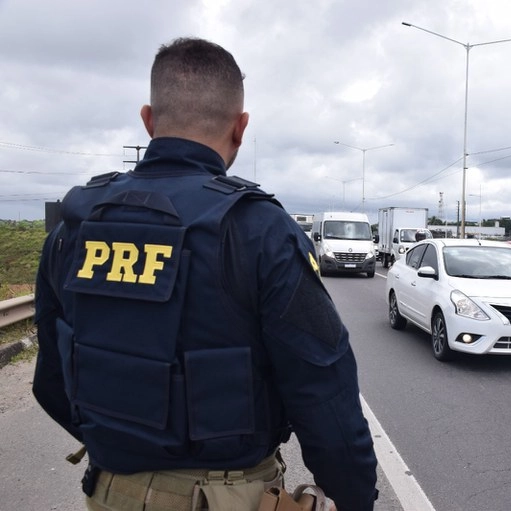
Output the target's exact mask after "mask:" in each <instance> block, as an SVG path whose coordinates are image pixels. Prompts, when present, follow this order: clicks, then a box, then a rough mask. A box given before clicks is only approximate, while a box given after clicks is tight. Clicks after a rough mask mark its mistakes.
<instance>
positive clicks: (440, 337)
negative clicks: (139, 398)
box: [431, 311, 453, 362]
mask: <svg viewBox="0 0 511 511" xmlns="http://www.w3.org/2000/svg"><path fill="white" fill-rule="evenodd" d="M431 344H432V346H433V355H434V356H435V358H436V359H437V360H441V361H443V362H445V361H446V360H450V359H451V358H452V355H453V352H452V350H451V348H449V341H448V338H447V327H446V325H445V318H444V315H443V314H442V313H441V312H440V311H437V312H436V313H435V315H434V316H433V321H432V322H431Z"/></svg>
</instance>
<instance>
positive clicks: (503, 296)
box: [386, 239, 511, 360]
mask: <svg viewBox="0 0 511 511" xmlns="http://www.w3.org/2000/svg"><path fill="white" fill-rule="evenodd" d="M386 299H387V304H388V306H389V322H390V326H391V327H392V328H394V329H396V330H401V329H403V328H405V326H406V323H407V321H410V322H411V323H413V324H415V325H417V326H418V327H419V328H421V329H423V330H425V331H426V332H428V333H430V334H431V342H432V347H433V354H434V356H435V357H436V358H437V359H438V360H449V359H450V358H451V357H452V355H453V352H454V351H463V352H465V353H473V354H476V355H483V354H487V353H488V354H495V355H511V323H510V320H511V245H510V244H507V243H503V242H498V241H479V240H477V239H466V240H460V239H428V240H424V241H421V242H419V243H417V244H416V245H414V246H413V247H412V248H410V250H409V251H408V252H407V253H406V256H405V257H402V258H401V259H399V261H397V262H396V263H395V264H394V265H393V266H392V268H391V269H390V270H389V272H388V274H387V284H386Z"/></svg>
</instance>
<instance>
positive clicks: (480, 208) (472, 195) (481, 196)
mask: <svg viewBox="0 0 511 511" xmlns="http://www.w3.org/2000/svg"><path fill="white" fill-rule="evenodd" d="M469 197H479V239H481V235H482V226H483V214H482V200H483V192H482V186H481V183H479V194H477V193H469Z"/></svg>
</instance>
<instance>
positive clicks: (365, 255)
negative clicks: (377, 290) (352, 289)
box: [312, 211, 376, 278]
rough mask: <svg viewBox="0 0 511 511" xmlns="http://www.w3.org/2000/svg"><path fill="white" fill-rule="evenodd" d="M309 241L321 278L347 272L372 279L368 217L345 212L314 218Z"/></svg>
mask: <svg viewBox="0 0 511 511" xmlns="http://www.w3.org/2000/svg"><path fill="white" fill-rule="evenodd" d="M312 241H313V243H314V247H315V249H316V258H317V261H318V265H319V269H320V272H321V274H322V275H326V274H328V273H341V272H343V273H344V272H350V273H366V274H367V276H368V277H369V278H372V277H374V272H375V268H376V257H375V252H374V240H373V235H372V232H371V224H370V223H369V219H368V218H367V215H365V214H363V213H350V212H345V211H331V212H327V213H318V214H315V215H314V218H313V222H312Z"/></svg>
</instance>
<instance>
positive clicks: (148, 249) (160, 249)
mask: <svg viewBox="0 0 511 511" xmlns="http://www.w3.org/2000/svg"><path fill="white" fill-rule="evenodd" d="M144 250H145V253H146V260H145V266H144V272H143V273H142V275H140V278H139V280H138V281H139V283H140V284H154V283H155V282H156V277H155V275H154V272H155V271H156V270H162V269H163V261H160V260H159V259H158V256H159V255H162V256H163V257H165V258H167V259H170V257H171V256H172V246H170V245H149V244H148V245H145V246H144Z"/></svg>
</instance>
